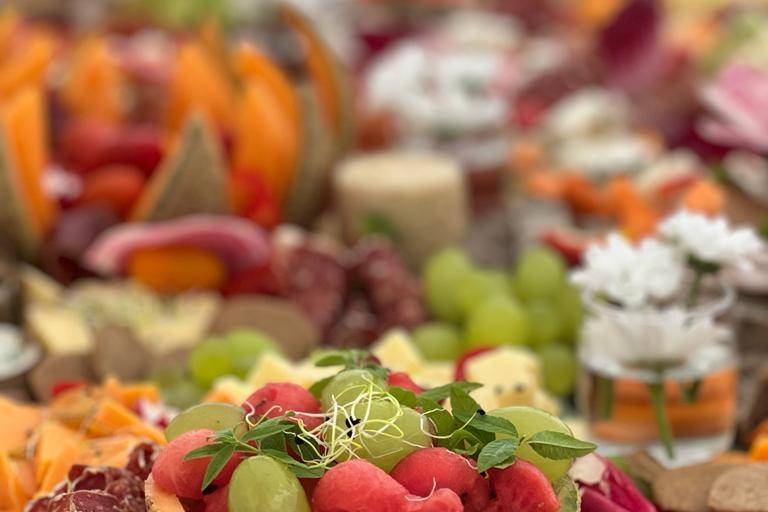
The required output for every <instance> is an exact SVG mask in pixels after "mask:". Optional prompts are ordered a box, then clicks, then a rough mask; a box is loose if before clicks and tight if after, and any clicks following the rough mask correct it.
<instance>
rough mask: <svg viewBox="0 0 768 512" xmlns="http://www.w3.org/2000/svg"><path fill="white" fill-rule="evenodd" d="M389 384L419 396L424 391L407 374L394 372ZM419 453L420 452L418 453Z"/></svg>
mask: <svg viewBox="0 0 768 512" xmlns="http://www.w3.org/2000/svg"><path fill="white" fill-rule="evenodd" d="M387 384H389V385H390V386H394V387H398V388H403V389H407V390H409V391H413V392H414V393H416V394H417V395H418V394H420V393H423V392H424V390H423V389H422V388H421V386H419V385H418V384H416V383H415V382H413V379H411V376H410V375H408V374H407V373H405V372H392V373H390V374H389V375H388V376H387ZM417 453H418V452H417Z"/></svg>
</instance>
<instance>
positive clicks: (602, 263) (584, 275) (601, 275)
mask: <svg viewBox="0 0 768 512" xmlns="http://www.w3.org/2000/svg"><path fill="white" fill-rule="evenodd" d="M682 277H683V265H682V262H681V260H680V258H679V256H678V255H677V254H676V253H675V251H674V250H673V249H672V248H670V247H668V246H667V245H664V244H662V243H660V242H659V241H657V240H654V239H645V240H643V242H641V243H640V244H639V245H632V244H631V243H630V242H629V241H628V240H627V239H626V238H624V237H622V236H621V235H619V234H616V233H612V234H610V235H608V238H607V239H606V241H605V243H603V244H593V245H591V246H590V247H589V248H588V249H587V250H586V252H585V255H584V265H583V266H582V268H580V269H579V270H577V271H575V272H574V273H573V274H572V275H571V280H572V281H573V282H574V283H575V284H577V285H579V286H581V287H582V288H583V289H585V290H586V291H588V292H590V293H593V294H596V295H605V296H606V297H607V298H609V299H611V300H614V301H616V302H619V303H621V304H622V305H624V306H627V307H638V306H642V305H643V304H645V303H646V302H647V301H648V300H649V299H665V298H668V297H670V296H671V295H672V294H673V293H675V292H676V291H677V290H678V289H679V287H680V283H681V280H682Z"/></svg>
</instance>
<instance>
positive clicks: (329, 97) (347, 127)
mask: <svg viewBox="0 0 768 512" xmlns="http://www.w3.org/2000/svg"><path fill="white" fill-rule="evenodd" d="M281 10H282V16H283V19H284V20H285V22H286V23H287V25H288V26H289V27H291V28H292V29H293V30H294V31H295V32H296V34H297V36H298V38H299V42H300V43H301V45H302V46H303V48H304V51H305V52H306V58H307V63H306V64H307V69H308V71H309V74H310V76H311V77H312V83H313V86H314V88H315V91H316V93H317V95H318V98H319V100H320V104H321V105H322V106H323V108H322V111H323V115H324V116H325V118H326V120H327V121H328V122H329V124H330V126H331V127H332V128H333V130H334V133H335V134H336V147H335V148H334V149H335V151H336V154H342V153H344V152H345V151H346V150H347V149H348V148H349V145H350V143H351V141H352V138H353V129H354V127H353V121H354V120H353V108H352V104H351V101H352V97H353V95H352V93H351V90H350V89H351V87H350V81H349V79H348V77H347V75H346V74H345V72H344V70H343V67H342V65H341V63H340V62H339V60H338V58H337V57H336V55H334V53H333V51H332V50H331V49H330V48H329V47H328V45H327V44H326V43H325V41H323V40H322V38H321V37H320V35H319V34H318V33H317V32H316V31H315V29H314V28H313V26H312V24H311V23H310V22H309V20H307V18H305V17H304V15H302V14H301V13H300V12H298V11H297V10H296V9H294V8H292V7H290V6H288V5H282V6H281Z"/></svg>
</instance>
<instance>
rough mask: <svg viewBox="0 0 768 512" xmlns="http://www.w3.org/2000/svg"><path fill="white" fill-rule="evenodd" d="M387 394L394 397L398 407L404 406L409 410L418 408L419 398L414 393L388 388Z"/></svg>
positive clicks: (402, 389) (407, 390) (397, 388)
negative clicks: (398, 404)
mask: <svg viewBox="0 0 768 512" xmlns="http://www.w3.org/2000/svg"><path fill="white" fill-rule="evenodd" d="M389 394H390V395H392V396H393V397H395V399H396V400H397V401H398V402H399V403H400V405H404V406H406V407H410V408H414V407H418V406H419V398H418V397H417V396H416V393H414V392H413V391H411V390H409V389H405V388H399V387H397V386H392V387H391V388H389Z"/></svg>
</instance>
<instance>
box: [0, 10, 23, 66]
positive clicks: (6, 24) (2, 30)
mask: <svg viewBox="0 0 768 512" xmlns="http://www.w3.org/2000/svg"><path fill="white" fill-rule="evenodd" d="M19 21H20V18H19V14H18V13H17V12H16V11H15V10H13V9H9V8H6V9H3V10H2V11H0V58H6V57H7V55H6V53H7V52H8V49H9V48H10V46H11V41H12V40H13V35H14V33H15V32H16V29H18V28H19Z"/></svg>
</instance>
